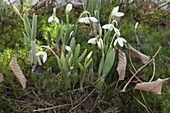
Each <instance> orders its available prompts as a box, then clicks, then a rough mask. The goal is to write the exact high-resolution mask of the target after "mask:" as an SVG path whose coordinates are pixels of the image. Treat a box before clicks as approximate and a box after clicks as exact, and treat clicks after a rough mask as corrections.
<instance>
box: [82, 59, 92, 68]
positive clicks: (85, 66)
mask: <svg viewBox="0 0 170 113" xmlns="http://www.w3.org/2000/svg"><path fill="white" fill-rule="evenodd" d="M91 62H92V58H91V59H90V60H89V61H88V62H87V63H86V64H85V65H84V69H85V70H86V69H87V68H88V67H89V65H90V63H91Z"/></svg>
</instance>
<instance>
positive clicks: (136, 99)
mask: <svg viewBox="0 0 170 113" xmlns="http://www.w3.org/2000/svg"><path fill="white" fill-rule="evenodd" d="M134 98H135V100H136V101H137V102H138V103H139V104H140V105H142V106H143V107H144V108H145V109H146V111H147V112H148V113H150V112H149V110H148V108H147V107H146V106H145V105H144V104H143V103H142V102H141V101H139V100H138V99H137V98H136V97H134Z"/></svg>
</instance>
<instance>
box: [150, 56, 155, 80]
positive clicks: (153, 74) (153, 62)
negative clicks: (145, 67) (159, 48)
mask: <svg viewBox="0 0 170 113" xmlns="http://www.w3.org/2000/svg"><path fill="white" fill-rule="evenodd" d="M152 64H153V73H152V77H151V79H150V80H149V82H152V80H153V78H154V76H155V59H153V61H152Z"/></svg>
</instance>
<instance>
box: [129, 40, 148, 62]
mask: <svg viewBox="0 0 170 113" xmlns="http://www.w3.org/2000/svg"><path fill="white" fill-rule="evenodd" d="M126 48H128V49H129V51H130V52H131V54H132V55H133V56H135V57H137V58H139V59H140V60H141V61H142V63H143V64H146V63H148V62H149V59H150V57H149V56H147V55H144V54H143V53H141V52H139V51H137V50H136V49H134V48H133V47H132V46H131V45H130V44H128V43H126Z"/></svg>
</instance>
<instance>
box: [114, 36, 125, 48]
mask: <svg viewBox="0 0 170 113" xmlns="http://www.w3.org/2000/svg"><path fill="white" fill-rule="evenodd" d="M125 42H126V40H125V39H124V38H121V37H119V38H117V39H116V40H115V42H114V46H116V44H117V43H118V44H119V45H120V46H121V47H123V43H125Z"/></svg>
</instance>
